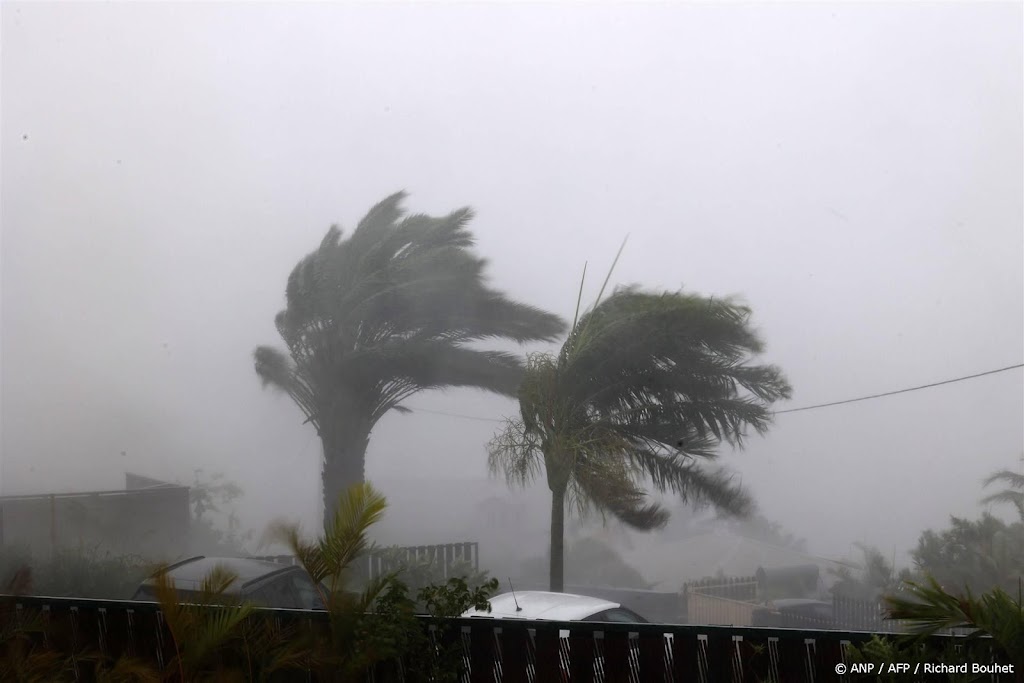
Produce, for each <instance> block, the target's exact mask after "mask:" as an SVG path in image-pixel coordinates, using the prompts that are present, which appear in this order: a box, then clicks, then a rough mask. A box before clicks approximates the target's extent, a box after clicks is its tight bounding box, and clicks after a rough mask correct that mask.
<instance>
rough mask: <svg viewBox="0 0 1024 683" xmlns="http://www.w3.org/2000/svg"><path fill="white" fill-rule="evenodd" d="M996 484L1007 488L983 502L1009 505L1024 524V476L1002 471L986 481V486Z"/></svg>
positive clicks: (1023, 457) (987, 497)
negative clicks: (1014, 509)
mask: <svg viewBox="0 0 1024 683" xmlns="http://www.w3.org/2000/svg"><path fill="white" fill-rule="evenodd" d="M1021 460H1022V461H1024V455H1022V456H1021ZM995 483H1002V484H1005V485H1006V488H1004V489H1003V490H1002V491H998V492H996V493H993V494H991V495H989V496H986V497H985V498H983V499H982V501H981V502H983V503H1009V504H1010V505H1013V507H1014V508H1016V509H1017V514H1018V515H1019V517H1020V521H1021V522H1024V474H1019V473H1017V472H1011V471H1010V470H1000V471H998V472H995V473H993V474H991V475H990V476H989V477H988V478H987V479H985V486H991V485H992V484H995Z"/></svg>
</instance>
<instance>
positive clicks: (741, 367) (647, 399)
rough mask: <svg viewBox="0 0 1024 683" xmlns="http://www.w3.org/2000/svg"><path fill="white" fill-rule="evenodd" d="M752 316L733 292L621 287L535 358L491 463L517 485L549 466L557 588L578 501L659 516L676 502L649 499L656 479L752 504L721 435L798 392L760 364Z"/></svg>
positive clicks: (737, 434)
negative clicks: (731, 472) (733, 474)
mask: <svg viewBox="0 0 1024 683" xmlns="http://www.w3.org/2000/svg"><path fill="white" fill-rule="evenodd" d="M609 276H610V273H609ZM606 284H607V281H606ZM602 293H603V290H602ZM749 318H750V309H748V308H746V307H744V306H741V305H738V304H736V303H734V302H732V301H730V300H727V299H725V300H722V299H713V298H705V297H700V296H696V295H690V294H683V293H681V292H677V293H649V292H644V291H641V290H639V289H636V288H625V289H619V290H617V291H616V292H614V293H613V294H612V295H611V296H610V297H609V298H608V299H607V300H604V301H602V300H601V296H600V295H599V296H598V300H597V303H596V304H595V305H594V306H593V307H592V308H591V309H590V310H589V311H588V312H587V313H586V314H585V315H583V316H582V317H580V316H579V315H578V312H577V319H576V320H575V321H574V323H573V326H572V329H571V331H570V333H569V337H568V339H567V340H566V341H565V343H564V344H563V345H562V348H561V351H560V352H559V353H558V354H546V353H541V354H534V355H532V356H530V357H529V359H528V361H527V369H526V377H525V379H524V380H523V382H522V385H521V386H520V389H519V395H518V397H519V409H520V417H519V418H516V419H510V420H509V421H508V424H507V426H506V428H505V430H504V431H503V432H501V433H500V434H498V435H497V436H495V438H494V439H493V440H492V441H491V443H490V445H489V455H490V459H489V462H490V467H491V470H492V472H494V473H499V472H503V473H504V475H505V476H506V478H507V480H508V482H509V483H510V484H512V485H522V484H525V483H527V482H529V481H532V480H533V479H534V478H535V477H537V476H539V475H540V474H541V473H543V474H544V476H545V478H546V481H547V485H548V488H549V489H550V490H551V547H550V561H551V564H550V582H551V590H556V591H557V590H561V589H562V587H563V585H564V548H563V546H564V524H565V505H566V503H567V502H568V503H569V505H570V509H575V510H576V511H577V512H578V513H580V514H581V515H585V514H587V513H588V512H589V511H591V510H594V509H596V510H597V511H598V512H600V513H601V515H602V516H605V515H611V516H612V517H614V518H616V519H618V520H620V521H622V522H623V523H625V524H627V525H628V526H630V527H632V528H635V529H640V530H649V529H654V528H658V527H661V526H663V525H664V524H665V523H666V521H667V519H668V513H667V512H666V511H665V510H664V509H663V508H662V507H661V506H659V505H657V504H654V503H650V502H648V498H647V493H646V490H645V485H644V484H645V482H646V484H649V485H651V486H653V487H654V488H655V489H656V490H658V491H661V492H665V491H669V492H672V493H673V494H676V495H678V496H680V497H681V498H682V500H684V501H686V502H690V503H693V504H698V505H700V504H710V505H712V506H713V507H715V508H717V509H719V510H723V511H726V512H728V513H732V514H737V515H742V514H746V513H748V512H750V509H751V502H750V500H749V499H748V498H747V496H746V494H745V493H744V492H743V491H742V490H741V489H740V488H739V487H738V486H736V485H735V484H734V483H733V482H732V480H731V478H730V477H729V476H728V475H726V474H725V473H723V472H721V471H712V470H710V469H708V468H707V467H706V463H710V462H712V461H714V460H715V458H716V455H717V453H716V447H717V446H718V445H719V444H720V442H722V441H726V442H728V443H730V444H733V445H742V443H743V437H744V433H745V430H746V428H748V427H753V428H754V429H755V430H756V431H757V432H758V433H764V432H765V431H766V430H767V428H768V425H769V422H770V418H771V412H770V410H769V407H770V405H771V404H772V402H774V401H776V400H778V399H781V398H786V397H788V396H789V394H790V388H789V385H788V384H787V383H786V381H785V379H784V378H783V376H782V373H781V372H780V371H779V369H778V368H776V367H773V366H764V365H750V364H749V363H748V361H749V358H750V356H751V355H752V354H756V353H759V352H760V351H761V350H762V342H761V340H760V338H759V337H758V336H757V334H756V333H755V332H754V331H753V330H752V329H751V327H750V325H749Z"/></svg>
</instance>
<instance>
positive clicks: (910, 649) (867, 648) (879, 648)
mask: <svg viewBox="0 0 1024 683" xmlns="http://www.w3.org/2000/svg"><path fill="white" fill-rule="evenodd" d="M846 662H847V664H851V665H852V664H874V665H875V667H876V670H875V671H874V672H872V673H870V674H867V673H850V674H848V676H849V679H850V680H851V681H872V683H906V681H907V680H909V679H908V675H907V673H895V672H894V673H889V672H888V670H886V671H885V672H883V673H879V672H878V671H877V667H878V666H879V664H880V663H885V664H889V663H897V662H898V663H902V664H909V665H910V671H915V670H917V669H918V666H919V665H920V666H923V665H924V664H936V663H939V662H943V663H949V664H964V663H967V664H973V663H990V662H991V658H988V661H986V659H985V658H984V657H982V656H979V648H966V649H965V648H964V647H963V645H962V644H961V643H957V642H953V641H949V642H945V643H943V644H942V645H937V644H935V643H925V642H914V641H909V640H907V639H906V638H900V637H898V636H879V635H875V636H873V637H872V638H871V640H869V641H867V642H865V643H861V644H859V645H847V646H846ZM990 678H991V677H990V676H989V677H986V676H985V675H982V674H971V673H967V674H962V673H945V674H929V675H928V676H927V677H926V679H927V680H929V681H948V683H969V682H971V681H982V680H989V679H990ZM922 680H923V679H922Z"/></svg>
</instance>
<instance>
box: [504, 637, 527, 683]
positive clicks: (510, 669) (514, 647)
mask: <svg viewBox="0 0 1024 683" xmlns="http://www.w3.org/2000/svg"><path fill="white" fill-rule="evenodd" d="M499 646H500V648H501V680H502V683H527V680H528V679H527V673H526V667H527V664H528V662H529V658H530V653H529V650H528V648H529V643H528V641H527V631H526V629H523V628H512V629H509V628H505V627H502V629H501V638H500V641H499Z"/></svg>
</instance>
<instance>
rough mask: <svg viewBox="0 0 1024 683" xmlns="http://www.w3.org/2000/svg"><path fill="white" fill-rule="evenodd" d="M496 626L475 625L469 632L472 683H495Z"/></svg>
mask: <svg viewBox="0 0 1024 683" xmlns="http://www.w3.org/2000/svg"><path fill="white" fill-rule="evenodd" d="M495 644H496V643H495V640H494V624H486V623H483V624H475V625H473V626H471V627H470V631H469V661H470V665H469V666H470V671H471V675H470V678H469V680H470V681H471V683H494V662H495V660H497V652H496V651H495Z"/></svg>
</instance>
